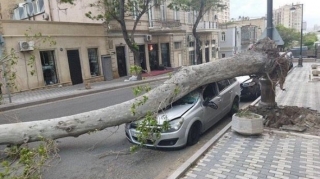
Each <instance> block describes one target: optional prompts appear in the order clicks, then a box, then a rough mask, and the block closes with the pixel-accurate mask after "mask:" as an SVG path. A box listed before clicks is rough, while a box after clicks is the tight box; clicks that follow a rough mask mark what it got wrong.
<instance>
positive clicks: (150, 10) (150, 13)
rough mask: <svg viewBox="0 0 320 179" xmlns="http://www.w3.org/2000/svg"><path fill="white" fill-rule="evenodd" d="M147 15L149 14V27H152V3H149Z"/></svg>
mask: <svg viewBox="0 0 320 179" xmlns="http://www.w3.org/2000/svg"><path fill="white" fill-rule="evenodd" d="M148 16H149V27H153V8H152V5H149V9H148Z"/></svg>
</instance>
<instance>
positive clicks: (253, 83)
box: [243, 81, 256, 87]
mask: <svg viewBox="0 0 320 179" xmlns="http://www.w3.org/2000/svg"><path fill="white" fill-rule="evenodd" d="M255 84H256V83H255V82H254V81H251V82H249V83H243V87H250V86H254V85H255Z"/></svg>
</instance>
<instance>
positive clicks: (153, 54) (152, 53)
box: [148, 44, 159, 71]
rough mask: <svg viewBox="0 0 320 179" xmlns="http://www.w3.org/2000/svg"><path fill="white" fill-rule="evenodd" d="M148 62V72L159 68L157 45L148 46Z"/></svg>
mask: <svg viewBox="0 0 320 179" xmlns="http://www.w3.org/2000/svg"><path fill="white" fill-rule="evenodd" d="M148 50H149V61H150V70H151V71H152V70H158V68H159V57H158V45H157V44H149V45H148Z"/></svg>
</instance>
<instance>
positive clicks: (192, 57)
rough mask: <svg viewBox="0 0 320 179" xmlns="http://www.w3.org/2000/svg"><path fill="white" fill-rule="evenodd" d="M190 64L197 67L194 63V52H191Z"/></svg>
mask: <svg viewBox="0 0 320 179" xmlns="http://www.w3.org/2000/svg"><path fill="white" fill-rule="evenodd" d="M189 62H190V65H195V63H194V50H192V51H189Z"/></svg>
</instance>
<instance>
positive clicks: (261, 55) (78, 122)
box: [0, 39, 288, 144]
mask: <svg viewBox="0 0 320 179" xmlns="http://www.w3.org/2000/svg"><path fill="white" fill-rule="evenodd" d="M286 66H288V62H287V61H286V60H285V58H282V57H279V55H278V50H277V49H276V45H275V43H274V42H273V41H271V40H269V39H263V40H261V41H259V42H258V43H256V44H255V45H254V46H253V47H251V50H248V51H245V52H242V53H240V54H237V55H235V56H233V57H230V58H224V59H220V60H217V61H214V62H209V63H205V64H200V65H195V66H188V67H182V68H181V69H180V70H179V71H178V72H177V73H175V74H174V75H173V76H172V77H171V78H170V79H168V80H167V81H165V82H164V83H163V84H162V85H160V86H159V87H157V88H155V89H153V90H151V91H149V92H148V93H146V94H144V95H142V96H139V97H137V98H135V99H132V100H130V101H126V102H123V103H120V104H117V105H114V106H110V107H106V108H103V109H98V110H94V111H89V112H85V113H80V114H76V115H72V116H66V117H60V118H55V119H47V120H40V121H31V122H22V123H12V124H4V125H0V144H22V143H27V142H33V141H39V140H41V139H43V138H47V139H57V138H63V137H68V136H74V137H77V136H79V135H82V134H85V133H88V132H91V131H95V130H102V129H104V128H107V127H111V126H118V125H121V124H124V123H128V122H131V121H135V120H138V119H141V118H142V117H143V116H145V115H146V114H147V112H157V111H159V110H160V109H162V108H164V107H166V106H167V105H169V104H170V103H172V102H173V101H175V100H177V99H179V98H181V97H182V96H184V95H185V94H187V93H189V92H190V91H192V90H194V89H196V88H197V87H199V86H202V85H205V84H208V83H211V82H215V81H219V80H223V79H228V78H232V77H235V76H241V75H248V74H268V75H267V76H268V77H269V78H270V79H272V81H273V82H277V81H278V82H280V83H281V84H280V85H281V86H282V84H283V83H284V79H285V75H286V69H287V68H286ZM139 101H144V104H143V105H140V106H136V108H135V115H133V114H132V111H131V110H130V109H131V108H132V105H134V104H136V103H137V102H139Z"/></svg>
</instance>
